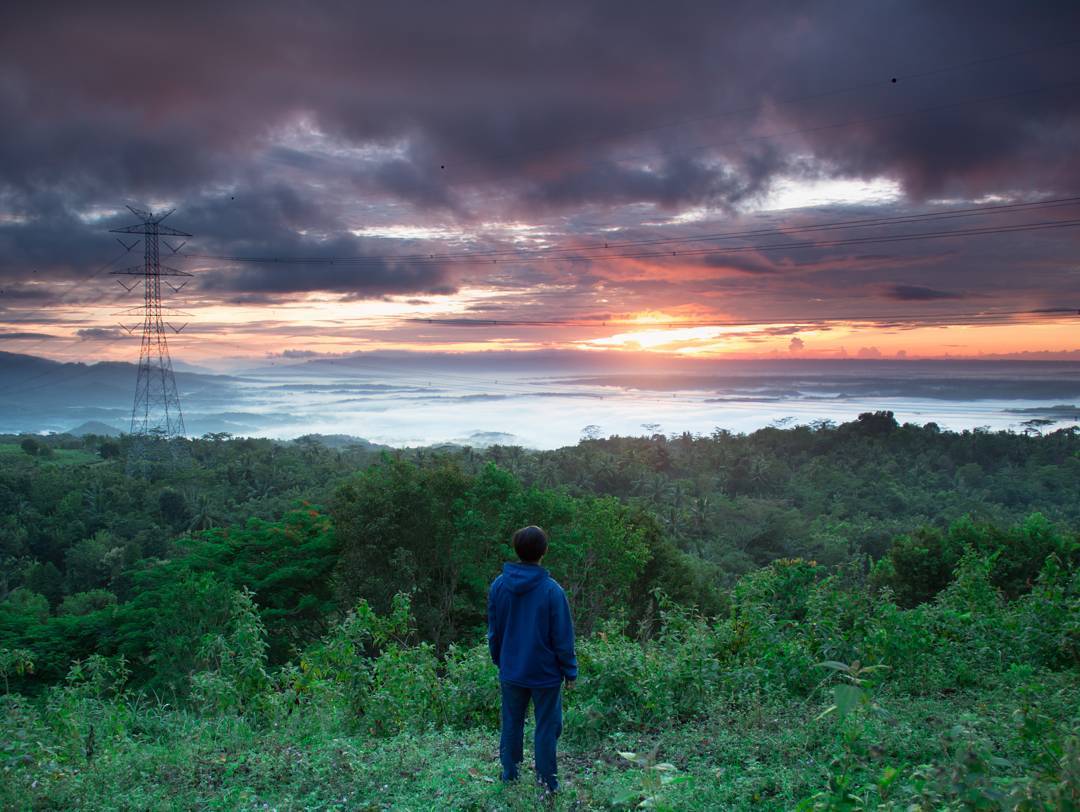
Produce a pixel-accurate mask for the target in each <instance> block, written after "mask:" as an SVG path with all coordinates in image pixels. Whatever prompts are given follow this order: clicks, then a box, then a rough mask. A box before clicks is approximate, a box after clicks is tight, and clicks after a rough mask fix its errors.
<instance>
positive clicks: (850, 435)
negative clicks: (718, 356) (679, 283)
mask: <svg viewBox="0 0 1080 812" xmlns="http://www.w3.org/2000/svg"><path fill="white" fill-rule="evenodd" d="M44 442H52V443H54V444H56V446H57V448H56V449H54V450H53V452H52V453H51V454H50V453H45V454H41V453H40V448H39V449H35V450H34V453H31V452H30V451H27V450H25V449H20V453H19V454H15V453H9V454H5V455H4V456H3V458H2V459H0V502H2V503H3V505H4V507H5V510H4V519H3V520H2V522H3V524H2V528H0V529H2V531H3V532H2V535H0V539H2V540H3V543H4V545H5V547H4V549H5V550H6V552H7V555H8V558H7V560H6V565H5V568H4V576H5V579H6V580H5V582H4V583H3V584H0V586H2V592H0V676H2V679H3V681H2V683H0V688H2V689H3V695H2V696H0V769H2V771H3V779H4V780H3V781H2V782H0V805H2V806H3V807H4V808H13V809H21V808H55V809H71V808H131V809H135V808H138V809H146V808H154V809H169V808H176V809H188V808H220V809H232V808H251V809H255V808H260V809H261V808H279V809H312V808H317V809H323V808H327V809H332V808H339V809H390V808H392V809H435V808H439V809H441V808H447V809H450V808H455V809H505V808H510V809H531V808H534V807H535V805H536V804H537V800H538V795H537V793H536V791H535V790H534V788H533V787H532V786H529V785H528V784H527V783H523V784H521V785H515V786H509V787H504V786H503V785H501V784H499V783H498V782H497V780H496V779H497V777H498V767H497V753H496V750H497V736H496V731H497V724H498V718H497V715H498V700H497V696H498V692H497V681H496V680H497V677H496V674H495V670H494V668H493V667H492V666H491V665H490V662H489V660H488V658H487V649H486V645H485V644H484V643H483V607H484V602H483V595H484V591H485V590H486V587H487V584H488V583H489V582H490V579H491V577H492V576H493V574H494V573H495V572H496V571H497V569H498V565H499V562H500V561H502V560H504V559H506V558H508V557H510V555H511V553H510V550H509V548H508V546H507V544H506V539H508V537H509V533H510V531H511V530H513V529H514V528H515V527H517V526H520V525H522V524H524V523H526V522H537V523H539V524H541V525H543V526H545V527H546V528H547V529H548V530H549V531H550V532H551V535H552V539H553V549H552V553H551V556H550V560H549V561H545V564H550V567H551V569H552V571H553V574H554V575H555V577H556V578H558V579H559V580H560V581H561V582H562V583H563V584H564V586H566V587H567V591H568V593H569V595H570V597H571V601H572V606H573V610H574V613H575V617H576V619H577V622H578V627H579V631H580V632H582V639H581V642H580V646H579V659H580V662H581V679H580V680H579V684H578V687H577V689H576V690H575V691H574V692H573V693H572V694H570V695H569V696H568V697H567V700H566V731H565V734H564V738H563V744H562V747H561V762H560V763H561V778H562V781H563V785H564V791H563V792H562V793H561V795H560V797H559V798H558V799H557V801H556V802H555V806H556V807H558V808H567V809H569V808H578V809H608V808H629V807H638V806H644V807H648V808H670V809H694V808H698V809H711V808H733V809H738V808H777V809H790V808H796V807H798V808H803V809H909V808H916V809H942V808H956V809H1048V810H1049V809H1076V808H1080V710H1078V708H1080V679H1078V676H1080V674H1078V669H1080V566H1078V565H1080V539H1078V536H1077V534H1076V530H1075V526H1076V521H1075V519H1076V513H1077V511H1078V510H1080V506H1078V505H1077V504H1076V502H1077V500H1078V499H1080V489H1073V490H1069V488H1067V487H1058V486H1057V485H1054V484H1052V483H1053V482H1054V481H1055V478H1056V480H1057V481H1058V482H1065V483H1071V482H1075V481H1076V477H1077V475H1078V474H1077V472H1078V469H1080V457H1078V456H1077V454H1078V451H1080V438H1078V437H1077V436H1076V435H1075V434H1074V433H1072V432H1057V433H1055V434H1054V435H1051V436H1048V437H1042V438H1040V437H1020V436H1016V435H986V434H980V433H974V434H967V435H950V434H944V433H940V432H936V431H933V430H927V429H924V428H918V427H898V426H896V425H895V423H894V422H891V416H889V417H888V418H886V417H885V416H884V415H878V416H872V415H871V416H864V418H863V419H860V421H858V422H856V423H853V424H848V425H846V426H840V427H830V426H819V427H817V428H816V429H812V430H811V429H805V428H797V429H792V430H775V429H770V430H766V431H765V432H758V433H756V434H755V435H750V436H749V437H730V436H726V435H718V436H715V437H712V438H697V439H695V438H688V439H685V440H678V439H676V440H669V439H666V438H661V437H659V436H657V437H653V438H646V439H641V440H631V439H619V438H612V439H610V440H589V441H585V442H583V443H582V444H581V445H579V446H578V447H576V448H574V449H564V450H562V451H561V452H543V453H532V452H524V451H521V450H513V449H493V450H491V451H489V452H486V453H484V454H479V453H476V452H471V451H467V450H465V451H463V450H449V451H444V452H439V453H435V452H432V451H430V450H420V451H415V452H408V453H404V454H396V455H381V456H380V455H379V454H378V453H376V452H374V451H372V450H371V449H369V448H365V447H362V446H357V447H352V448H348V447H344V448H337V449H332V448H328V447H327V446H326V445H324V444H320V443H317V442H314V441H305V442H302V443H295V444H290V445H274V444H270V443H264V442H263V441H246V440H244V441H237V440H229V439H227V438H224V437H216V438H215V437H209V438H206V439H204V440H200V441H194V442H190V443H184V444H182V445H183V453H182V454H177V455H173V456H172V457H171V458H170V459H168V460H165V461H161V462H158V463H151V464H144V468H143V469H142V470H137V471H133V468H132V461H131V459H129V458H128V451H129V448H128V447H127V446H126V441H125V442H115V441H108V440H101V439H99V438H92V439H91V440H89V441H77V440H74V439H73V438H70V439H65V438H54V439H52V440H50V441H44ZM95 443H96V444H97V445H96V447H95V445H94V444H95ZM107 443H111V444H112V445H106V444H107ZM64 444H68V445H71V446H72V448H69V449H64V448H62V447H61V446H63V445H64ZM76 444H78V445H79V448H78V449H76V448H74V446H75V445H76ZM11 445H14V446H16V447H18V446H19V443H16V442H12V443H11ZM767 447H772V448H773V451H772V452H771V454H772V456H771V459H772V461H773V462H774V463H775V464H776V465H781V464H782V465H783V466H784V468H785V470H786V471H788V472H789V473H788V474H786V475H784V476H783V477H779V476H778V477H774V478H772V479H770V478H769V477H765V478H764V479H760V480H755V479H754V478H753V477H750V478H749V479H746V478H740V477H741V475H739V476H735V475H734V473H733V471H735V472H737V470H741V469H740V468H739V465H740V464H741V463H737V460H738V459H742V457H740V456H739V455H740V454H743V453H749V451H748V450H751V449H756V450H755V451H754V453H758V454H763V453H764V452H762V449H763V448H767ZM988 449H989V450H988ZM63 451H68V452H72V453H69V454H66V455H64V454H60V452H63ZM90 451H93V452H94V453H95V454H96V457H95V458H94V460H93V461H89V462H88V461H82V462H79V461H77V460H76V458H75V457H74V456H73V454H74V452H78V453H79V454H84V455H86V456H87V457H89V456H90V453H89V452H90ZM655 455H659V456H658V457H657V456H655ZM984 455H985V456H984ZM57 456H60V457H61V458H63V457H65V456H66V457H67V459H62V462H61V461H59V460H57ZM725 459H727V460H728V462H724V460H725ZM762 459H765V460H766V461H768V459H770V458H768V457H762ZM732 460H736V462H732ZM961 460H967V461H965V462H962V463H960V461H961ZM974 460H981V462H975V461H974ZM920 461H921V462H920ZM494 462H498V463H499V465H495V464H493V463H494ZM601 463H603V465H601ZM755 464H757V463H755ZM970 465H978V466H979V469H980V471H981V472H982V474H981V479H980V478H979V477H978V476H976V472H975V471H974V469H971V468H965V466H970ZM604 466H606V467H604ZM633 466H646V467H651V470H652V473H650V474H649V475H648V476H642V477H641V481H643V482H648V483H650V484H649V488H654V486H655V488H654V490H650V491H649V492H647V493H646V492H640V493H637V494H634V493H629V494H628V493H624V492H623V490H624V488H623V485H625V481H624V480H626V479H627V478H628V477H629V474H626V472H627V471H628V470H631V469H632V468H633ZM950 468H951V469H952V471H953V474H952V480H951V484H950V481H949V480H948V479H947V477H946V475H945V474H944V473H940V475H938V476H936V478H935V476H931V473H930V472H931V470H939V471H941V472H944V471H946V470H948V469H950ZM845 470H846V471H847V473H844V471H845ZM588 471H597V472H599V471H607V473H603V474H601V473H595V474H593V473H587V472H588ZM620 471H621V472H623V473H621V474H620V473H619V472H620ZM710 471H711V472H712V473H709V472H710ZM815 471H816V473H814V472H815ZM913 471H914V473H913ZM961 471H962V472H963V473H960V472H961ZM575 472H576V473H575ZM792 472H801V476H802V477H803V478H802V479H800V478H799V477H797V476H796V475H795V473H792ZM1020 472H1027V473H1029V474H1031V475H1033V476H1036V477H1037V479H1038V481H1039V483H1040V484H1039V485H1038V486H1037V487H1036V486H1033V485H1032V484H1031V483H1030V482H1022V481H1021V482H1017V483H1015V484H1011V485H1010V484H1008V482H1009V479H1008V477H1009V476H1013V477H1015V476H1016V475H1017V474H1018V473H1020ZM131 473H135V474H137V475H136V476H132V475H131ZM811 475H813V476H817V477H825V479H813V478H812V476H811ZM620 476H622V477H624V480H620V479H619V477H620ZM709 476H711V477H713V479H712V480H711V483H712V484H705V485H702V486H701V488H703V489H709V488H713V489H715V490H710V491H709V492H708V495H707V496H701V497H693V499H697V500H699V501H697V502H691V504H690V506H689V507H687V504H686V502H685V501H682V502H679V503H678V508H677V509H670V506H671V504H672V500H673V499H674V498H675V496H676V492H677V491H678V492H680V493H682V496H679V497H678V499H680V500H682V499H684V497H686V494H687V493H688V492H689V491H688V490H683V489H690V488H691V485H690V484H688V483H692V482H693V481H695V478H696V479H699V480H702V481H704V479H703V478H706V477H709ZM604 477H606V479H604ZM958 477H959V478H958ZM560 478H561V481H560ZM969 479H970V480H971V481H972V482H973V481H974V480H975V479H978V481H979V485H978V487H977V488H976V487H975V486H974V485H971V484H965V483H968V482H969ZM661 480H663V482H664V483H667V485H666V487H667V490H666V491H665V490H664V489H663V488H660V487H659V484H661ZM826 480H828V483H831V484H828V483H827V482H826ZM754 481H757V482H758V484H756V485H754V484H750V485H746V484H740V485H732V484H731V483H732V482H744V483H753V482H754ZM620 482H623V485H620V484H619V483H620ZM627 487H630V488H631V490H637V489H638V488H637V486H632V487H631V486H627ZM642 487H644V486H642ZM746 488H751V489H752V490H753V492H754V495H750V494H748V493H746V492H745V489H746ZM1006 488H1008V490H1006ZM815 489H817V490H815ZM882 492H884V493H885V495H884V496H883V495H882ZM796 493H801V494H802V495H801V496H795V495H794V494H796ZM785 494H786V495H785ZM933 494H938V495H939V496H940V497H941V508H942V511H941V514H940V515H938V514H933V515H931V514H930V511H932V510H933V506H934V503H933V501H932V495H933ZM701 499H706V501H708V504H709V505H714V506H715V507H712V508H709V510H714V511H715V513H709V514H707V517H706V518H707V521H704V522H703V524H701V525H700V526H699V525H696V524H695V521H696V520H695V519H694V515H695V514H694V513H693V511H695V510H697V511H701V510H702V509H703V508H702V505H701V502H700V500H701ZM882 500H885V501H886V502H887V501H888V500H892V502H893V503H894V507H895V508H896V510H895V513H894V514H890V512H889V508H888V505H887V504H879V505H877V506H875V501H877V502H881V501H882ZM769 505H771V507H769ZM913 505H914V506H917V510H916V511H915V512H912V511H913V508H912V506H913ZM960 507H968V508H971V509H970V510H966V511H965V512H963V513H960V514H957V515H953V513H952V511H954V510H957V509H959V508H960ZM9 508H10V509H9ZM774 508H775V509H776V510H781V511H783V512H784V514H785V515H787V516H788V520H785V521H787V523H786V524H785V523H781V526H782V527H788V528H789V529H790V530H791V535H790V536H788V535H781V536H773V535H772V532H773V530H776V528H773V530H770V531H768V532H766V533H765V534H764V535H759V536H758V537H756V539H757V540H756V541H750V542H747V540H746V539H747V533H748V532H749V531H748V529H747V525H748V523H749V522H751V521H752V519H753V516H754V515H757V513H759V512H761V511H764V512H765V513H769V512H770V511H772V510H773V509H774ZM665 510H666V515H665V513H664V511H665ZM687 511H689V512H687ZM923 511H925V513H924V512H923ZM706 513H707V511H706ZM844 517H846V518H844ZM905 523H906V524H905ZM767 525H768V522H765V525H759V526H767ZM845 528H846V529H845ZM888 528H892V530H893V531H894V532H893V534H892V535H891V537H890V538H889V540H888V542H887V543H885V542H882V541H881V540H880V535H881V534H882V533H885V532H886V530H887V529H888ZM777 532H779V531H777ZM784 532H786V531H784ZM844 532H847V533H848V536H847V538H846V539H844V538H842V537H841V534H842V533H844ZM72 539H76V540H75V541H72ZM778 553H779V554H778ZM820 553H824V555H820ZM759 559H760V560H759ZM527 740H528V739H527Z"/></svg>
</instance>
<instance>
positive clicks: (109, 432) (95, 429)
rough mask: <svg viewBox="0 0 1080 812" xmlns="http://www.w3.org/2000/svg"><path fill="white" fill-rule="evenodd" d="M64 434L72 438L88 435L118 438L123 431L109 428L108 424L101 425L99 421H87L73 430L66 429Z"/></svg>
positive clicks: (112, 427) (113, 427)
mask: <svg viewBox="0 0 1080 812" xmlns="http://www.w3.org/2000/svg"><path fill="white" fill-rule="evenodd" d="M64 433H65V434H70V435H71V436H72V437H85V436H86V435H88V434H96V435H98V436H99V437H119V436H120V435H121V434H123V431H121V430H120V429H118V428H116V427H115V426H110V425H109V424H108V423H102V422H101V421H100V420H87V421H86V422H85V423H80V424H79V425H78V426H76V427H75V428H73V429H68V430H67V431H66V432H64Z"/></svg>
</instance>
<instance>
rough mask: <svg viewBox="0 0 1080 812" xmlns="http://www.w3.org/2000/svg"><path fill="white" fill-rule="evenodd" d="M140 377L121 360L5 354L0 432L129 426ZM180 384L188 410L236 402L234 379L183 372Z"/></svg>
mask: <svg viewBox="0 0 1080 812" xmlns="http://www.w3.org/2000/svg"><path fill="white" fill-rule="evenodd" d="M136 372H137V368H136V365H135V364H131V363H127V362H121V361H100V362H98V363H92V364H86V363H64V362H60V361H52V360H50V359H48V358H40V357H37V356H33V355H20V354H17V353H11V352H0V432H14V433H19V432H39V431H53V432H66V431H69V430H70V429H71V427H72V426H76V427H79V426H80V424H82V423H85V422H88V421H95V422H99V423H101V424H102V425H105V426H123V425H127V422H128V421H129V420H130V419H131V402H132V398H133V396H134V393H135V377H136ZM176 385H177V387H178V388H179V389H180V397H181V401H182V402H183V403H184V405H185V410H186V408H187V407H188V405H190V406H193V407H200V406H202V407H204V408H205V407H211V408H215V409H220V408H221V407H222V406H223V405H226V404H231V403H232V401H233V397H232V395H233V392H234V385H235V379H233V378H230V377H229V376H227V375H204V374H201V373H195V372H183V371H178V372H177V373H176ZM112 431H114V432H115V431H116V429H115V428H113V429H112Z"/></svg>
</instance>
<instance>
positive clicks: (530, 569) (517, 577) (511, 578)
mask: <svg viewBox="0 0 1080 812" xmlns="http://www.w3.org/2000/svg"><path fill="white" fill-rule="evenodd" d="M547 577H548V571H547V570H546V569H544V568H543V567H541V566H540V565H539V564H522V563H519V562H513V563H506V564H503V578H504V579H505V581H506V585H507V587H509V589H510V591H511V592H513V593H514V594H515V595H522V594H524V593H526V592H529V591H530V590H532V589H535V588H536V587H537V586H538V585H539V584H542V583H543V582H544V581H546V580H547Z"/></svg>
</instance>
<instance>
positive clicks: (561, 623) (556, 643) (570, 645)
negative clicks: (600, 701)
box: [550, 587, 577, 680]
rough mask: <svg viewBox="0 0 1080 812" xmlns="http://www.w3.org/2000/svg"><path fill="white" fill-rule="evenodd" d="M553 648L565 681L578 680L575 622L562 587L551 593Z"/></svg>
mask: <svg viewBox="0 0 1080 812" xmlns="http://www.w3.org/2000/svg"><path fill="white" fill-rule="evenodd" d="M550 596H551V597H550V601H551V647H552V649H553V650H554V651H555V657H556V658H557V659H558V661H559V668H560V669H561V670H562V675H563V677H564V678H565V679H568V680H570V679H577V654H576V653H575V652H574V620H573V618H571V617H570V602H569V601H568V600H567V599H566V593H565V592H563V590H562V587H556V588H554V589H552V590H551V592H550Z"/></svg>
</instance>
